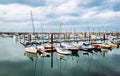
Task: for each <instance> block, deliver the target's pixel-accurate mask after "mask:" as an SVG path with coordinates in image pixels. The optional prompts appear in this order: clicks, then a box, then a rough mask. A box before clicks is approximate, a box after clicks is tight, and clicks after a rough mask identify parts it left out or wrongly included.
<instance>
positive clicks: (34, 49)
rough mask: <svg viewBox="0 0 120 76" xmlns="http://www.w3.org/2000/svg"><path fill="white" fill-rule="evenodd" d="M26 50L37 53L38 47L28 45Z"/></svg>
mask: <svg viewBox="0 0 120 76" xmlns="http://www.w3.org/2000/svg"><path fill="white" fill-rule="evenodd" d="M25 51H26V52H28V53H37V49H36V48H35V47H34V46H30V47H26V48H25Z"/></svg>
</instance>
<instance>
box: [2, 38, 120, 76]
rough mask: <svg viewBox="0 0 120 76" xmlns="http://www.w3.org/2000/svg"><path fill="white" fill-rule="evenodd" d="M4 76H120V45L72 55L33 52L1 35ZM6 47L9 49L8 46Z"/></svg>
mask: <svg viewBox="0 0 120 76" xmlns="http://www.w3.org/2000/svg"><path fill="white" fill-rule="evenodd" d="M0 42H2V44H1V45H0V48H1V51H0V76H120V66H119V62H120V51H119V50H120V48H118V49H112V50H111V51H110V50H109V51H104V52H103V51H102V52H85V51H77V52H75V53H73V54H72V55H62V54H58V53H56V52H52V53H50V57H43V56H41V55H39V54H30V53H26V52H25V51H24V47H23V46H21V45H20V44H19V43H18V42H14V43H13V39H11V38H0ZM5 47H6V48H5Z"/></svg>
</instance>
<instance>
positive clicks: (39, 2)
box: [0, 0, 120, 31]
mask: <svg viewBox="0 0 120 76" xmlns="http://www.w3.org/2000/svg"><path fill="white" fill-rule="evenodd" d="M30 11H32V14H33V20H34V24H35V28H36V30H39V29H40V28H41V24H42V25H43V28H49V27H48V26H49V25H52V26H50V27H52V28H54V29H55V28H59V25H60V24H62V25H66V28H68V27H73V25H74V27H75V28H78V27H80V28H82V27H85V26H87V28H88V26H92V27H96V26H98V27H100V26H101V27H103V26H105V27H109V29H113V28H112V27H114V29H115V30H117V31H119V29H120V28H119V26H120V25H119V24H120V0H0V26H1V30H0V31H5V30H6V29H8V28H9V30H18V29H19V30H25V29H27V30H29V29H31V28H32V27H31V25H32V23H31V15H30ZM30 27H31V28H30ZM110 27H111V28H110ZM13 28H15V29H13ZM38 28H39V29H38ZM40 30H41V29H40ZM82 31H83V29H82Z"/></svg>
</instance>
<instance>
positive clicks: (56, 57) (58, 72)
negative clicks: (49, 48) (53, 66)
mask: <svg viewBox="0 0 120 76" xmlns="http://www.w3.org/2000/svg"><path fill="white" fill-rule="evenodd" d="M56 54H57V53H56ZM58 60H59V59H58V56H57V55H56V61H57V65H58V73H59V70H60V69H59V67H60V66H59V61H58Z"/></svg>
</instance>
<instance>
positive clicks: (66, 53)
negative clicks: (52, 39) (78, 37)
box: [56, 47, 72, 55]
mask: <svg viewBox="0 0 120 76" xmlns="http://www.w3.org/2000/svg"><path fill="white" fill-rule="evenodd" d="M56 51H57V52H58V53H60V54H65V55H69V54H72V52H71V51H69V50H66V49H63V48H61V47H56Z"/></svg>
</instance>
